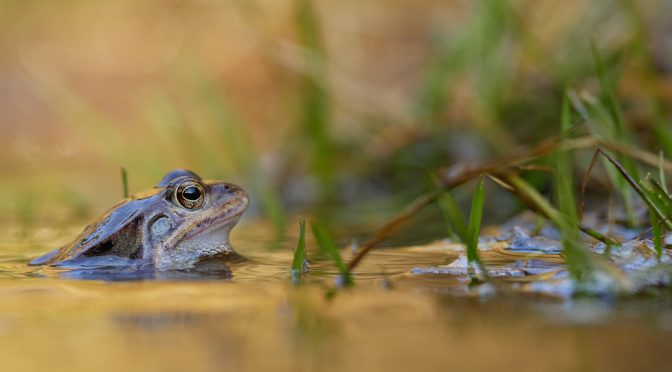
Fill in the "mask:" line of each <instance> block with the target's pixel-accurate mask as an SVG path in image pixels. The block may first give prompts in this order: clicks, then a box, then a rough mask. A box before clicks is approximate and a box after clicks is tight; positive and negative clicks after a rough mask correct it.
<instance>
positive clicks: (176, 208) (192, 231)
mask: <svg viewBox="0 0 672 372" xmlns="http://www.w3.org/2000/svg"><path fill="white" fill-rule="evenodd" d="M248 203H249V199H248V195H247V193H246V192H245V190H243V188H241V187H240V186H236V185H234V184H231V183H226V182H222V181H207V180H203V179H201V177H199V176H198V175H197V174H196V173H194V172H192V171H189V170H185V169H176V170H173V171H170V172H168V173H167V174H166V175H165V176H164V177H163V179H162V180H161V181H160V182H159V183H158V184H156V186H154V188H152V189H150V190H147V191H144V192H140V193H138V194H134V195H132V196H130V197H128V198H125V199H123V200H122V201H121V202H119V203H118V204H116V205H115V206H113V207H112V208H111V209H110V210H108V211H107V212H106V213H104V214H103V215H102V216H101V217H100V218H98V219H97V220H95V221H94V222H93V223H91V224H90V225H88V226H87V227H86V228H85V229H84V231H83V232H82V233H81V234H80V235H79V236H77V238H75V240H74V241H73V242H72V243H70V244H67V245H65V246H63V247H61V248H58V249H55V250H53V251H50V252H48V253H46V254H44V255H42V256H40V257H38V258H36V259H34V260H32V261H31V262H30V263H29V264H30V265H33V266H52V267H59V268H60V267H63V268H68V267H78V268H81V267H88V268H95V267H110V266H114V267H123V268H124V269H126V270H128V269H129V268H131V269H133V268H136V269H138V270H140V269H142V270H145V271H146V270H147V269H148V268H149V269H152V270H159V271H161V270H170V269H185V268H189V267H192V266H193V265H194V264H195V263H197V262H198V261H199V260H202V259H207V258H211V257H214V256H217V257H224V258H226V257H240V256H239V255H238V254H237V253H236V252H235V251H234V250H233V248H232V247H231V245H230V244H229V233H230V231H231V229H232V228H233V227H234V226H235V225H236V224H237V223H238V221H239V220H240V218H241V216H242V214H243V212H245V210H246V209H247V206H248Z"/></svg>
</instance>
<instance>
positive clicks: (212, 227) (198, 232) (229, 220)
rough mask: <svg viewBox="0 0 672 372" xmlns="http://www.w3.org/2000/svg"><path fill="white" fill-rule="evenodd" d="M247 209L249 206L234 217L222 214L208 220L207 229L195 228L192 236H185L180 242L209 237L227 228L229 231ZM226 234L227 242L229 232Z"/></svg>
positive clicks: (242, 208) (243, 206)
mask: <svg viewBox="0 0 672 372" xmlns="http://www.w3.org/2000/svg"><path fill="white" fill-rule="evenodd" d="M246 209H247V205H242V206H241V208H240V210H239V211H237V212H236V213H235V214H233V215H227V213H226V212H224V213H221V214H220V216H218V217H216V218H214V219H212V220H207V221H206V222H205V227H203V228H200V229H199V228H198V227H196V228H194V229H193V230H192V231H191V233H190V234H188V235H187V236H185V237H184V238H183V239H180V241H186V240H190V239H195V238H198V237H199V236H203V235H207V234H209V233H212V232H214V231H216V230H219V229H223V228H226V227H228V228H229V230H230V228H231V227H233V225H235V224H236V223H237V222H238V220H240V217H241V216H242V214H243V213H244V212H245V210H246ZM222 216H225V217H222ZM220 218H221V219H220ZM226 234H227V240H228V230H227V232H226Z"/></svg>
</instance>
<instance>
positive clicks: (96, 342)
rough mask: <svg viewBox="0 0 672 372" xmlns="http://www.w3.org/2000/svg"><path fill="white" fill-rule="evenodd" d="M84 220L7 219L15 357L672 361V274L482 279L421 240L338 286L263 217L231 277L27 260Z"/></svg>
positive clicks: (451, 365)
mask: <svg viewBox="0 0 672 372" xmlns="http://www.w3.org/2000/svg"><path fill="white" fill-rule="evenodd" d="M80 228H81V227H79V226H73V227H72V228H58V229H56V228H49V227H43V228H38V229H35V230H34V231H31V233H30V234H28V235H27V236H25V235H24V234H22V233H21V230H20V229H18V228H13V227H11V226H8V227H7V226H6V227H5V232H4V233H3V234H2V241H1V243H0V334H1V335H2V337H0V357H1V358H0V363H1V365H0V366H1V367H2V370H3V371H10V370H11V371H13V370H35V369H45V370H54V369H56V370H66V369H67V370H74V371H79V370H82V371H84V370H86V371H89V370H142V371H147V370H161V371H184V370H194V371H195V370H205V371H208V370H217V371H220V370H237V371H238V370H270V369H273V370H291V371H331V370H345V369H347V370H366V371H373V370H423V371H433V370H436V371H439V370H440V371H445V370H483V369H486V368H487V369H491V370H516V371H539V370H557V371H576V370H589V371H592V370H610V371H618V370H636V369H639V370H647V371H650V370H669V364H670V362H671V361H672V353H671V352H672V343H671V342H670V340H671V339H672V301H671V300H670V299H671V297H670V296H669V293H668V291H667V290H665V289H652V290H649V291H647V292H648V294H643V295H639V296H637V297H634V298H615V297H608V298H599V297H588V298H573V299H562V298H556V297H552V296H547V295H540V294H535V293H528V292H525V291H521V290H520V288H521V286H522V285H524V284H526V283H527V282H529V281H531V280H535V278H536V277H535V276H529V275H526V276H522V277H521V276H515V275H514V276H509V277H504V278H495V279H493V280H492V281H491V284H488V285H485V286H477V287H473V286H472V287H470V286H468V283H467V281H466V280H465V278H464V277H463V276H460V275H445V274H431V273H423V274H421V275H420V274H414V273H413V270H414V269H417V268H429V267H437V265H441V264H447V263H449V262H451V261H453V260H454V259H455V258H456V257H457V256H458V253H455V252H450V251H447V250H445V249H419V248H417V247H416V248H401V249H382V250H379V251H375V252H374V253H373V254H372V255H371V256H370V257H368V258H367V259H366V260H365V261H363V265H362V266H361V267H360V268H359V270H358V271H357V273H356V276H355V281H356V283H357V284H356V286H355V287H354V288H350V289H346V290H341V291H339V292H338V293H337V294H336V295H335V296H333V297H331V298H328V296H327V295H326V294H327V293H328V291H329V289H330V288H332V287H333V282H334V273H335V271H334V269H333V268H332V267H331V265H329V264H328V263H326V262H314V264H313V266H312V270H313V271H312V274H310V275H308V277H307V278H306V279H305V283H304V284H303V285H300V286H293V285H292V284H290V281H289V272H288V268H289V266H290V262H291V252H292V248H293V247H294V244H295V243H294V242H295V240H294V239H293V237H289V238H288V239H287V241H286V242H284V243H280V244H279V246H277V247H276V249H275V250H269V247H271V246H274V245H273V244H271V243H270V242H269V241H268V240H265V239H263V238H260V236H262V237H263V236H266V235H268V234H264V233H261V231H263V230H264V229H263V228H262V227H260V226H257V225H255V223H248V224H247V225H244V226H241V227H240V229H237V230H236V231H235V232H234V234H233V237H232V241H233V242H234V246H235V248H236V249H237V250H238V251H239V252H240V253H242V254H243V255H245V256H246V257H249V258H250V259H251V260H250V261H249V262H245V263H239V264H232V265H231V272H232V275H231V277H230V279H225V278H221V279H218V278H200V280H194V278H187V279H179V278H172V279H171V278H168V279H167V280H134V281H104V280H74V279H67V278H63V277H62V275H59V273H58V272H56V271H54V270H46V271H45V270H37V269H35V268H31V267H28V266H26V265H25V263H26V262H27V261H28V260H29V258H32V257H34V256H36V255H38V254H39V253H41V252H43V251H46V250H48V249H50V248H53V247H54V246H58V245H60V244H64V243H67V241H68V240H69V239H71V238H72V237H73V236H74V235H76V233H77V232H78V231H79V229H80ZM345 253H346V254H347V252H345ZM489 260H490V261H489V263H490V266H491V267H498V265H499V266H501V267H505V266H506V265H507V264H509V263H510V262H511V260H510V258H509V259H507V258H506V257H499V258H496V257H490V258H489ZM498 260H499V261H498ZM314 261H316V260H314ZM498 262H499V264H498ZM36 270H37V271H36Z"/></svg>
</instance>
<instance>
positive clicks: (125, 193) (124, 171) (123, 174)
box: [121, 167, 128, 199]
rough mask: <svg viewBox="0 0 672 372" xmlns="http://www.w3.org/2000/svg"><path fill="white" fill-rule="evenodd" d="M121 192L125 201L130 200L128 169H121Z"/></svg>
mask: <svg viewBox="0 0 672 372" xmlns="http://www.w3.org/2000/svg"><path fill="white" fill-rule="evenodd" d="M121 190H122V195H123V197H124V199H125V198H128V169H126V167H121Z"/></svg>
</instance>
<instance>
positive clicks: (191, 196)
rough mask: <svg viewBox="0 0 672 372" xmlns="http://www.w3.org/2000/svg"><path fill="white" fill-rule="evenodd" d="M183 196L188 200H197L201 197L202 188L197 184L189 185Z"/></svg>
mask: <svg viewBox="0 0 672 372" xmlns="http://www.w3.org/2000/svg"><path fill="white" fill-rule="evenodd" d="M182 196H183V197H184V198H185V199H187V200H191V201H195V200H198V198H200V197H201V190H199V189H198V187H196V186H189V187H187V188H186V189H184V191H182Z"/></svg>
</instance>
